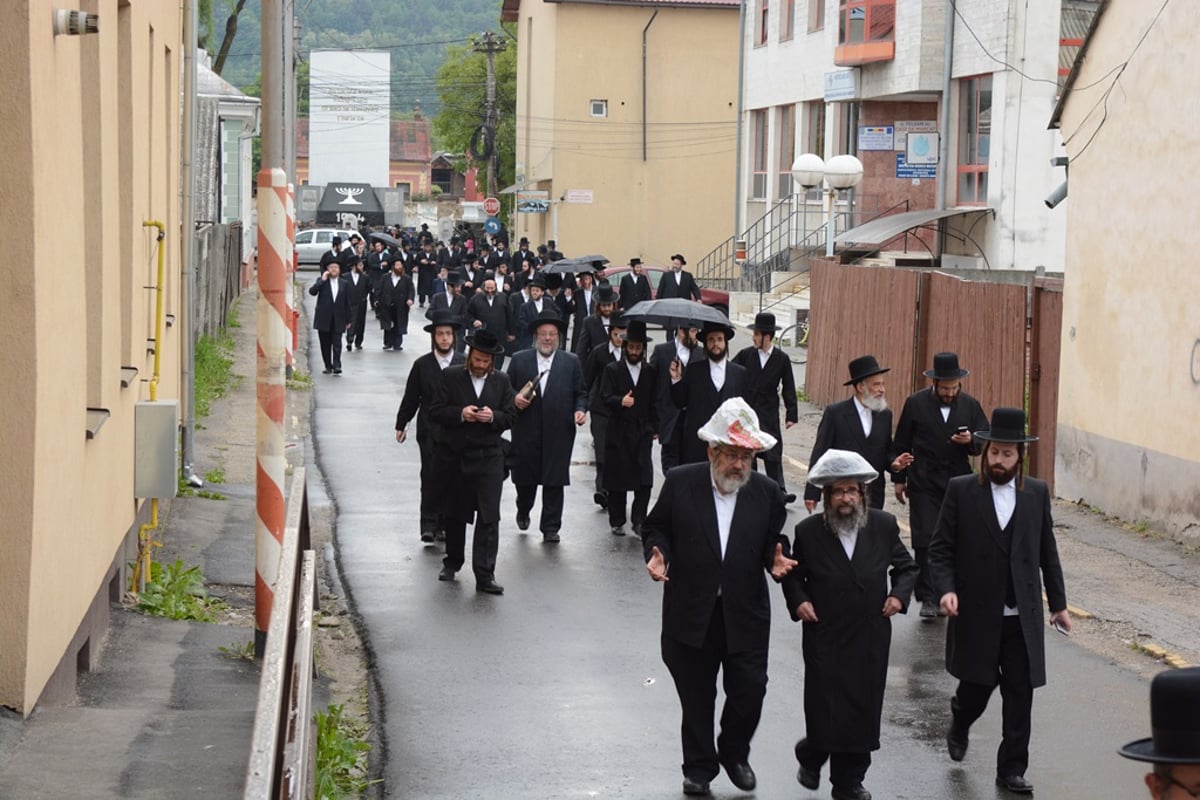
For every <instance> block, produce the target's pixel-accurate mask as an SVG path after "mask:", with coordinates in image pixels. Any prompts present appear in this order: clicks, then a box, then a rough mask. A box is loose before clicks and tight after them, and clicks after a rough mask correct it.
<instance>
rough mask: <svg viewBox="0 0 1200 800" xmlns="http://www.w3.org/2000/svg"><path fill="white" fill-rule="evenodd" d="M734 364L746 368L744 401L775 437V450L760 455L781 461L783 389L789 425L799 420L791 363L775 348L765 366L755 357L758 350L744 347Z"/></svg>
mask: <svg viewBox="0 0 1200 800" xmlns="http://www.w3.org/2000/svg"><path fill="white" fill-rule="evenodd" d="M733 361H734V363H736V364H740V365H742V366H743V367H745V368H746V391H745V392H744V393H743V394H742V397H743V399H745V401H746V402H747V403H748V404H749V405H750V407H751V408H753V409H754V413H755V414H757V415H758V424H759V425H761V426H762V429H763V430H765V431H766V432H767V433H769V434H771V435H772V436H774V437H775V446H774V447H772V448H771V449H770V450H768V451H767V452H766V453H764V454H763V455H764V456H765V457H768V458H770V459H772V460H774V461H779V460H781V459H782V458H783V429H782V427H781V426H780V424H779V398H780V391H781V387H782V396H783V407H784V409H785V412H784V413H785V414H786V419H787V421H788V422H796V421H797V420H799V419H800V417H799V408H798V406H797V405H796V379H795V377H794V376H793V375H792V362H791V360H790V359H789V358H788V357H787V355H785V354H784V352H783V351H782V350H780V349H779V348H778V347H775V348H772V350H771V355H769V356H767V363H766V366H763V364H762V362H761V360H760V359H759V357H758V348H757V347H747V348H745V349H744V350H742V351H741V352H740V353H738V354H737V355H736V356H734V359H733Z"/></svg>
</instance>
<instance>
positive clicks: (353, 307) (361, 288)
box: [345, 256, 374, 353]
mask: <svg viewBox="0 0 1200 800" xmlns="http://www.w3.org/2000/svg"><path fill="white" fill-rule="evenodd" d="M345 280H346V287H347V288H348V289H349V290H350V313H351V320H350V327H349V328H348V329H347V330H346V352H347V353H349V352H350V351H351V350H352V349H354V348H357V349H359V350H362V343H363V334H364V333H366V330H367V305H368V301H369V300H370V296H371V291H372V289H373V288H374V284H372V283H371V278H370V276H369V275H367V274H366V272H365V271H364V270H363V262H362V259H361V258H359V257H358V256H354V257H353V258H351V259H350V274H349V275H347V276H346V278H345Z"/></svg>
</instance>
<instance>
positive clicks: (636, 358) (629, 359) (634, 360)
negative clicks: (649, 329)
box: [625, 353, 642, 366]
mask: <svg viewBox="0 0 1200 800" xmlns="http://www.w3.org/2000/svg"><path fill="white" fill-rule="evenodd" d="M625 363H626V364H629V365H631V366H636V365H637V364H640V363H642V354H641V353H636V354H635V353H626V354H625Z"/></svg>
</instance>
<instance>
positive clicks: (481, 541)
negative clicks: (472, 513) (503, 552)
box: [442, 519, 500, 581]
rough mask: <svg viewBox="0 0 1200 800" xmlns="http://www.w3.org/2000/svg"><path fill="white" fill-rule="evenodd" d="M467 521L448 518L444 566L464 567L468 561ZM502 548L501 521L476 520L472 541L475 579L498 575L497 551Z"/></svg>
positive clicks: (486, 578)
mask: <svg viewBox="0 0 1200 800" xmlns="http://www.w3.org/2000/svg"><path fill="white" fill-rule="evenodd" d="M466 542H467V523H466V521H465V520H462V519H447V520H446V557H445V558H443V559H442V564H443V566H447V567H449V568H450V569H452V570H455V571H457V570H460V569H462V566H463V564H464V563H465V562H466V552H465V551H466ZM499 549H500V523H499V522H476V523H475V537H474V539H473V541H472V542H471V569H472V570H473V571H474V572H475V580H477V581H483V580H489V579H491V578H494V577H495V575H496V553H497V552H498V551H499Z"/></svg>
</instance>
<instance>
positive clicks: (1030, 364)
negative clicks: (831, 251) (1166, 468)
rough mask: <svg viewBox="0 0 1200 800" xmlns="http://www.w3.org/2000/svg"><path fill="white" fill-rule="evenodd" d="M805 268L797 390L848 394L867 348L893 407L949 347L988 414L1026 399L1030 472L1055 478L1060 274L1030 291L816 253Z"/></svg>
mask: <svg viewBox="0 0 1200 800" xmlns="http://www.w3.org/2000/svg"><path fill="white" fill-rule="evenodd" d="M811 275H812V279H811V280H812V282H811V290H810V304H809V305H810V308H809V324H810V333H809V341H808V367H807V370H806V377H805V391H806V392H807V393H808V396H809V397H810V398H811V399H812V400H813V402H815V403H818V404H820V405H827V404H829V403H831V402H835V401H837V400H842V399H845V398H846V397H848V396H849V395H850V390H849V389H847V388H845V387H844V386H842V384H843V383H844V382H845V380H846V378H847V374H846V369H847V365H848V364H849V362H850V360H851V359H854V358H857V357H858V356H861V355H865V354H868V353H870V354H872V355H874V356H875V357H876V358H878V359H879V362H880V364H882V365H883V366H885V367H890V368H891V372H890V373H889V374H888V393H889V396H890V402H891V404H892V406H893V407H895V408H896V409H897V410H898V409H899V408H900V406H901V405H902V404H903V402H904V398H905V397H907V396H908V395H909V394H910V393H912V392H914V391H916V390H917V389H919V388H921V387H924V386H927V385H928V383H929V381H928V379H926V378H925V377H924V376H923V375H922V373H923V372H924V371H925V370H926V369H929V367H930V366H931V365H932V363H933V354H934V353H938V352H942V351H946V350H950V351H953V352H956V353H958V356H959V363H960V364H961V365H962V366H963V367H966V368H967V369H969V370H970V371H971V375H970V377H968V378H967V379H966V380H965V381H964V382H963V388H964V389H965V391H967V392H969V393H970V394H971V395H973V396H974V397H976V398H977V399H978V400H979V402H980V404H981V405H982V406H983V408H984V411H985V412H986V413H988V414H990V413H991V411H992V409H994V408H995V407H996V406H1001V405H1004V406H1018V407H1025V408H1027V410H1028V411H1029V414H1030V430H1031V432H1032V433H1034V434H1035V435H1038V436H1039V437H1041V440H1042V441H1041V443H1039V444H1038V445H1037V446H1036V447H1035V448H1032V449H1031V454H1032V456H1033V457H1032V458H1031V461H1030V472H1031V474H1033V475H1036V476H1038V477H1041V478H1045V479H1047V480H1051V481H1052V480H1053V469H1054V430H1055V426H1056V425H1057V407H1058V399H1057V392H1058V345H1059V338H1060V334H1059V328H1060V326H1061V321H1062V296H1061V283H1062V282H1061V281H1058V282H1054V281H1047V280H1044V279H1037V280H1036V281H1035V286H1034V289H1033V294H1032V299H1030V287H1029V286H1026V285H1022V284H1014V283H990V282H986V281H967V280H963V279H961V278H958V277H956V276H953V275H946V274H944V273H939V272H932V271H927V270H921V271H918V270H908V269H896V268H889V267H856V266H848V265H843V264H840V263H837V262H836V261H832V260H827V259H823V258H815V259H812V262H811ZM1056 283H1057V288H1056V286H1055V284H1056ZM1027 346H1031V347H1032V349H1029V350H1027ZM1027 355H1028V358H1027ZM1027 391H1028V395H1027ZM1027 401H1028V402H1027ZM898 417H899V414H898V413H897V418H898Z"/></svg>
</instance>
